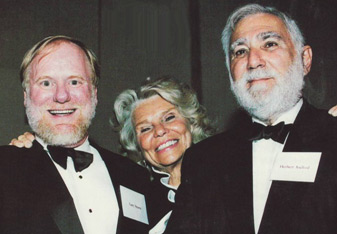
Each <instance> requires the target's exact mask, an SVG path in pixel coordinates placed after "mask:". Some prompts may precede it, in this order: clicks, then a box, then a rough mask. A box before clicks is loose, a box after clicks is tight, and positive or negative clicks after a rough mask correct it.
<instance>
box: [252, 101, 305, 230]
mask: <svg viewBox="0 0 338 234" xmlns="http://www.w3.org/2000/svg"><path fill="white" fill-rule="evenodd" d="M302 104H303V100H302V99H301V100H300V101H299V102H298V103H297V104H296V105H295V106H294V107H293V108H292V109H290V110H289V111H287V112H286V113H284V114H282V115H281V116H280V117H279V118H278V119H277V120H276V121H275V122H274V123H273V125H276V124H278V123H280V122H282V121H284V122H285V124H292V123H293V122H294V121H295V119H296V117H297V114H298V112H299V110H300V108H301V106H302ZM253 121H256V122H260V121H259V120H257V119H253ZM260 123H261V124H263V125H265V124H264V123H262V122H260ZM286 141H287V138H286V139H285V141H284V144H280V143H278V142H275V141H273V140H272V139H267V140H266V139H261V140H257V141H253V142H252V170H253V174H252V176H253V206H254V226H255V233H258V231H259V226H260V224H261V222H262V219H263V218H264V210H265V205H266V202H267V200H268V197H269V191H270V188H271V185H272V180H271V178H270V177H271V173H272V169H273V165H274V162H275V160H276V157H277V155H278V154H280V153H281V152H282V151H283V148H284V145H285V143H286Z"/></svg>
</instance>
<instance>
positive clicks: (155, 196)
mask: <svg viewBox="0 0 338 234" xmlns="http://www.w3.org/2000/svg"><path fill="white" fill-rule="evenodd" d="M153 176H154V180H153V181H152V183H151V189H150V194H149V199H148V200H149V201H151V202H150V203H149V204H147V206H148V213H149V227H150V228H153V227H154V226H155V225H156V224H157V223H158V222H159V221H160V220H161V219H162V218H163V217H164V216H165V215H166V214H167V213H168V212H169V211H171V210H172V209H173V205H174V201H169V199H168V196H170V195H171V196H173V195H174V194H175V192H176V189H174V188H169V187H167V186H165V185H164V184H162V183H161V179H165V178H166V177H167V178H168V175H166V174H159V173H156V172H155V173H153Z"/></svg>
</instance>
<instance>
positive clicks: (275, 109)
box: [166, 4, 337, 234]
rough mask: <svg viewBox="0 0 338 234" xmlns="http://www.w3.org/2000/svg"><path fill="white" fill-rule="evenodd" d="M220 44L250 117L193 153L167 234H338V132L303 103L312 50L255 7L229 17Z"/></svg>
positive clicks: (289, 24) (276, 15)
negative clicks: (303, 91) (337, 218)
mask: <svg viewBox="0 0 338 234" xmlns="http://www.w3.org/2000/svg"><path fill="white" fill-rule="evenodd" d="M222 43H223V47H224V51H225V56H226V66H227V68H228V71H229V76H230V81H231V89H232V91H233V93H234V95H235V96H236V98H237V100H238V103H239V104H240V105H241V106H242V107H243V109H244V110H245V111H246V112H247V113H248V114H245V115H243V116H242V117H240V118H239V119H238V120H239V121H238V122H239V124H234V125H233V126H232V128H231V129H230V130H228V131H227V132H225V133H221V134H219V135H216V136H214V137H211V138H208V139H206V140H204V141H202V142H200V143H198V144H196V145H194V146H192V147H191V148H190V149H188V150H187V152H186V154H185V156H184V161H183V165H182V178H181V185H180V187H179V189H178V191H177V193H176V198H175V200H176V204H175V207H174V210H173V213H172V215H171V218H170V220H169V223H168V227H167V232H166V233H175V234H177V233H189V234H191V233H194V234H195V233H212V234H218V233H236V234H239V233H240V234H243V233H245V234H254V233H256V234H257V233H258V234H268V233H270V234H271V233H274V234H285V233H288V234H318V233H321V234H328V233H336V232H337V226H336V225H337V222H336V214H337V193H336V191H337V177H336V174H337V147H336V142H337V123H336V119H335V118H333V117H332V116H329V115H328V114H327V112H326V111H321V110H318V109H316V108H314V107H313V106H311V105H310V104H309V103H307V102H306V100H305V99H304V98H303V96H302V89H303V84H304V76H305V75H306V74H308V72H309V71H310V68H311V62H312V50H311V47H310V46H308V45H304V39H303V36H302V33H301V32H300V30H299V28H298V26H297V25H296V23H295V22H294V21H293V20H292V19H291V18H290V17H289V16H287V15H286V14H284V13H282V12H280V11H278V10H276V9H274V8H270V7H263V6H260V5H257V4H249V5H246V6H243V7H241V8H239V9H237V10H236V11H234V12H233V13H232V14H231V15H230V17H229V19H228V21H227V24H226V26H225V29H224V31H223V35H222Z"/></svg>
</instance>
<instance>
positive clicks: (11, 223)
mask: <svg viewBox="0 0 338 234" xmlns="http://www.w3.org/2000/svg"><path fill="white" fill-rule="evenodd" d="M94 147H95V148H96V149H97V150H98V151H99V153H100V155H101V157H102V159H103V160H104V162H105V164H106V166H107V168H108V171H109V174H110V178H111V180H112V182H113V185H114V189H115V193H116V197H117V200H118V204H119V208H120V213H119V219H118V227H117V233H123V234H124V233H126V234H129V233H147V230H148V229H149V227H148V225H146V224H143V223H140V222H138V221H135V220H132V219H129V218H126V217H124V216H123V210H122V206H121V195H120V185H123V186H125V187H127V188H130V189H132V190H134V191H137V192H139V193H142V194H144V195H146V194H147V192H148V188H149V174H148V172H147V171H146V170H145V169H143V168H142V167H140V166H138V165H137V164H135V163H133V162H132V161H130V160H128V159H126V158H124V157H122V156H120V155H116V154H114V153H112V152H110V151H107V150H105V149H103V148H100V147H98V146H94ZM0 183H1V184H0V233H4V234H5V233H13V234H14V233H15V234H18V233H20V234H21V233H34V234H35V233H36V234H38V233H39V234H40V233H41V234H46V233H48V234H80V233H84V232H83V229H82V226H81V223H80V221H79V218H78V215H77V212H76V209H75V205H74V202H73V200H72V197H71V195H70V193H69V191H68V189H67V187H66V185H65V183H64V182H63V180H62V178H61V176H60V175H59V173H58V171H57V169H56V167H55V166H54V164H53V162H52V161H51V160H50V158H49V156H48V155H47V153H46V152H45V151H44V150H43V148H42V146H41V145H40V144H39V143H37V142H36V141H35V142H34V144H33V147H32V148H30V149H20V148H16V147H13V146H2V147H0Z"/></svg>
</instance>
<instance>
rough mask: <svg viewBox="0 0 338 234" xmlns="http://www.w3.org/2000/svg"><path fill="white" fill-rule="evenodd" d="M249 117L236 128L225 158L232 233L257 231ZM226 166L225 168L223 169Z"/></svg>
mask: <svg viewBox="0 0 338 234" xmlns="http://www.w3.org/2000/svg"><path fill="white" fill-rule="evenodd" d="M249 124H250V119H248V120H247V121H246V122H242V124H241V127H240V128H239V129H237V130H236V131H234V133H233V134H232V135H233V139H232V142H231V144H229V145H228V147H229V148H230V149H227V150H226V151H227V154H228V155H227V156H226V158H227V161H226V162H224V165H225V166H226V169H225V175H226V176H225V182H226V183H224V185H222V186H224V190H225V191H226V192H225V194H226V199H225V200H226V201H227V202H228V204H227V207H228V214H229V219H230V223H231V226H232V233H246V234H249V233H254V226H253V223H254V222H253V189H252V142H251V141H249V140H248V136H247V132H248V126H249ZM223 170H224V169H223Z"/></svg>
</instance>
